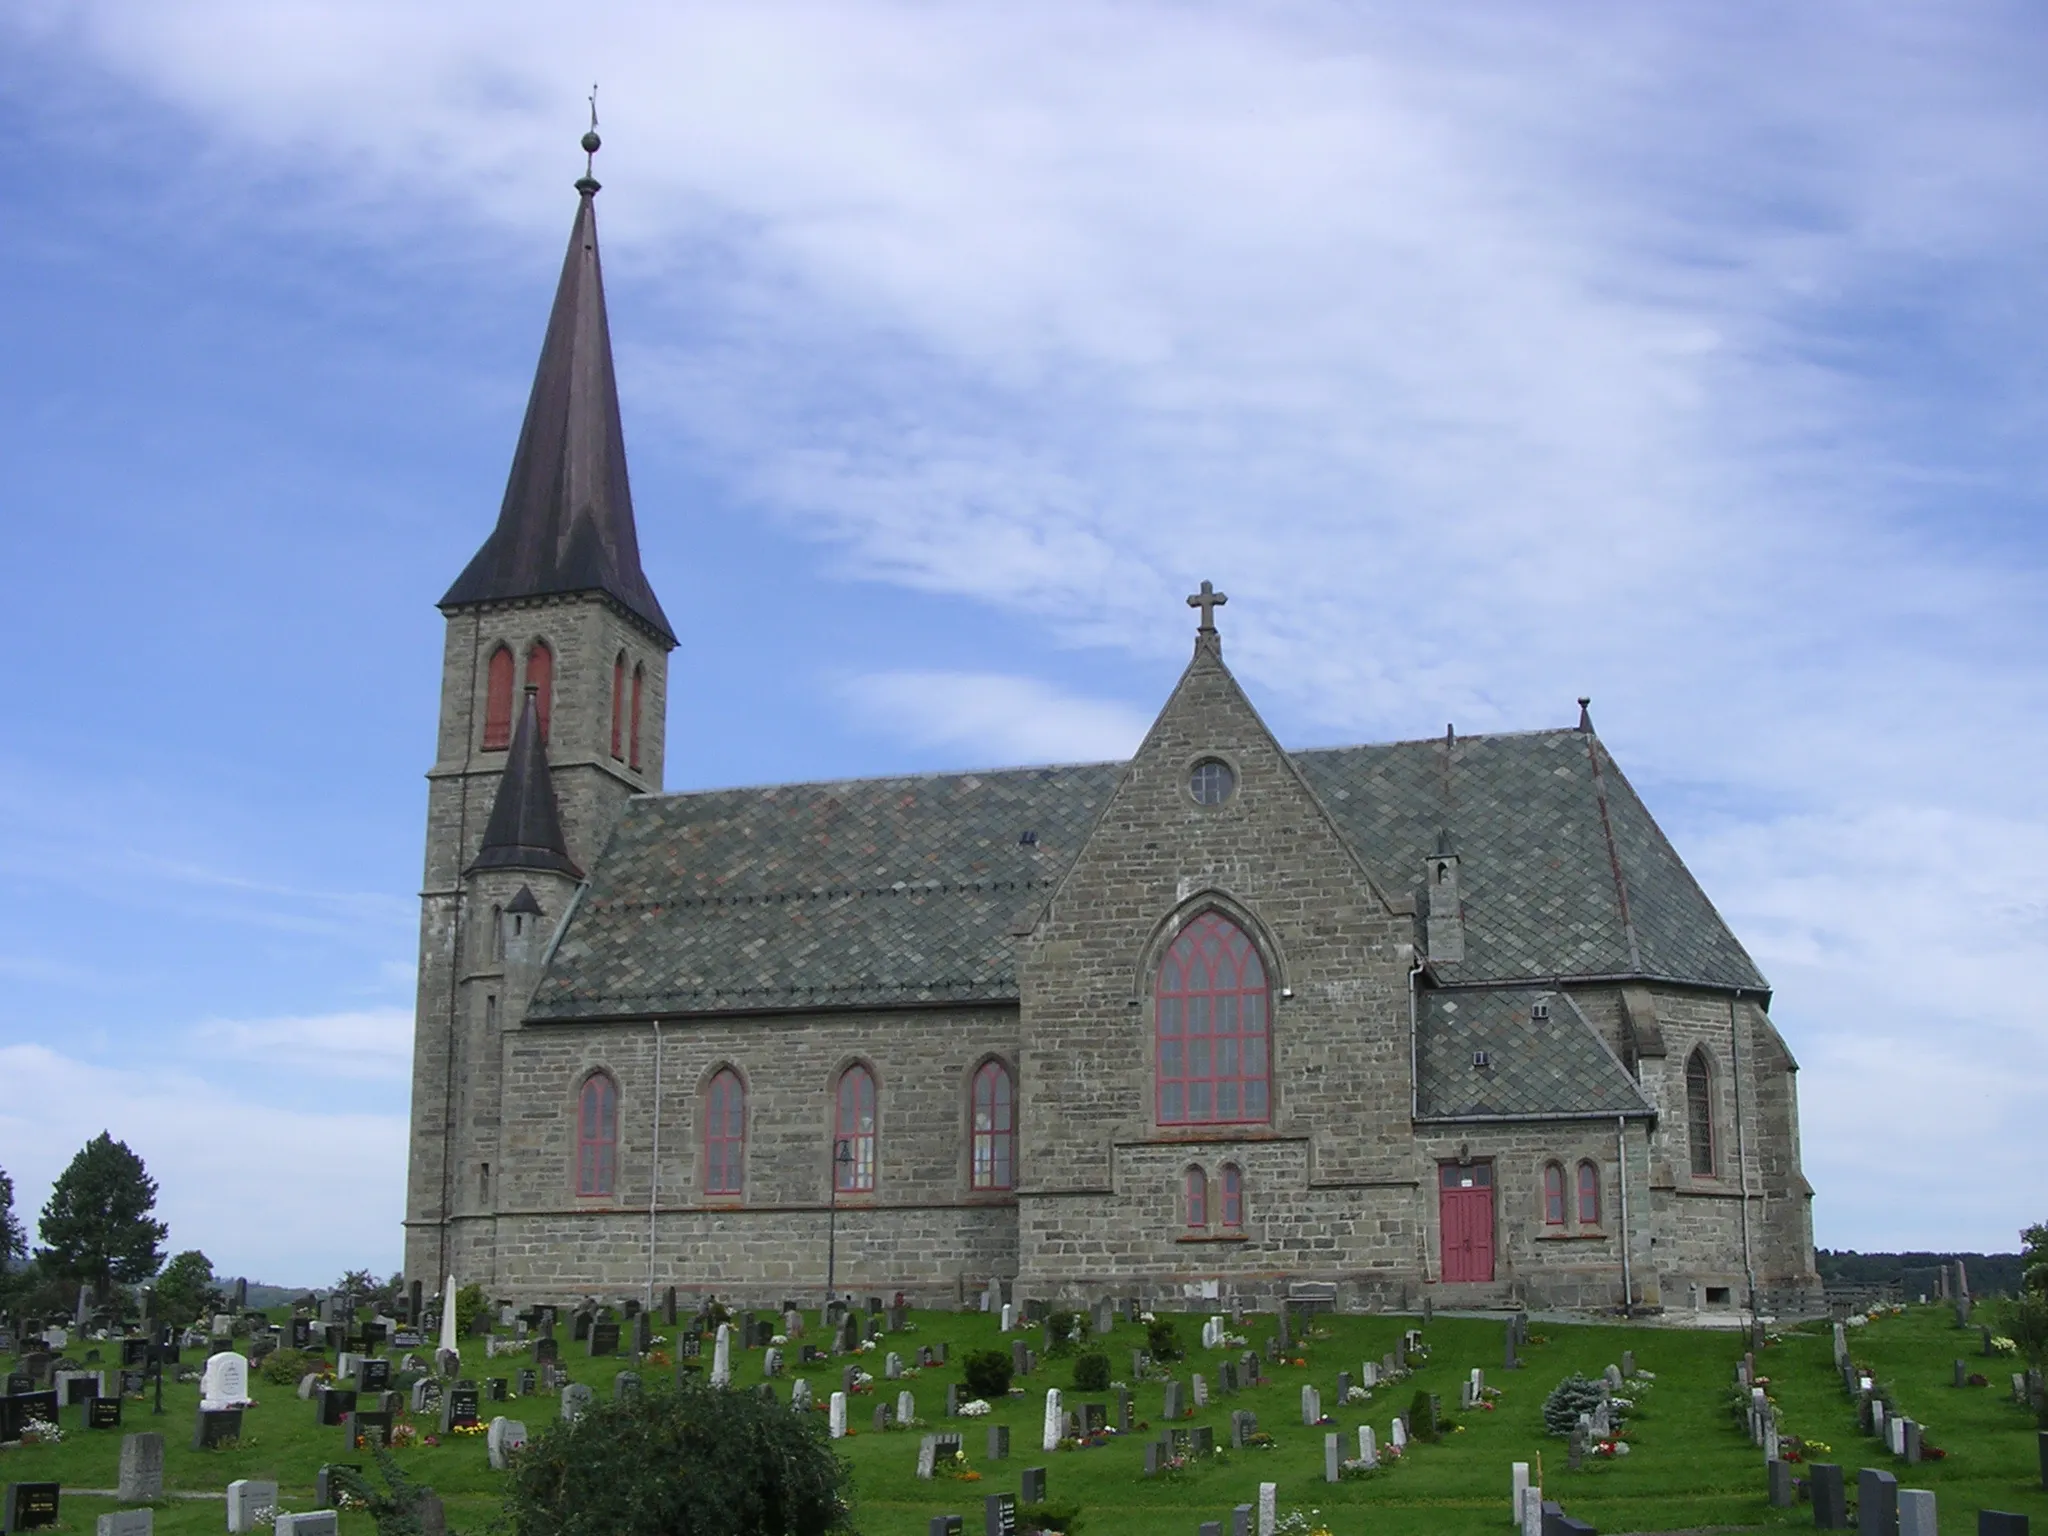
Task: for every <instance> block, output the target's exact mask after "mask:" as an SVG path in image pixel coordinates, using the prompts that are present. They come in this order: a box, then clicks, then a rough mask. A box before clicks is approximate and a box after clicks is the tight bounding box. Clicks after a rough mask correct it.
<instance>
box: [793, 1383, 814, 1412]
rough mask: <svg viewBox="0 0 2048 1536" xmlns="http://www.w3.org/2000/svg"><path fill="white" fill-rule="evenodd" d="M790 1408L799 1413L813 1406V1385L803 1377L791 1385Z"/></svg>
mask: <svg viewBox="0 0 2048 1536" xmlns="http://www.w3.org/2000/svg"><path fill="white" fill-rule="evenodd" d="M789 1406H790V1407H792V1408H794V1409H797V1410H799V1411H803V1410H805V1409H808V1408H809V1407H810V1406H811V1384H810V1382H809V1381H807V1380H805V1379H804V1378H803V1377H801V1376H799V1377H798V1378H797V1379H796V1380H795V1381H794V1382H793V1383H791V1385H790V1388H789Z"/></svg>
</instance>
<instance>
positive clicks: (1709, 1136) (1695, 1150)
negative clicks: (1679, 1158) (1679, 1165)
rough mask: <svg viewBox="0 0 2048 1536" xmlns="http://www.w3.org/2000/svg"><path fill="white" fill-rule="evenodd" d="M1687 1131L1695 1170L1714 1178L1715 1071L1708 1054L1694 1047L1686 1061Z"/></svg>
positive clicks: (1701, 1175) (1699, 1174) (1703, 1175)
mask: <svg viewBox="0 0 2048 1536" xmlns="http://www.w3.org/2000/svg"><path fill="white" fill-rule="evenodd" d="M1685 1129H1686V1134H1687V1136H1688V1137H1689V1139H1690V1141H1691V1144H1692V1145H1691V1151H1692V1171H1693V1172H1694V1173H1695V1174H1697V1175H1698V1176H1699V1177H1701V1178H1709V1179H1710V1178H1712V1177H1713V1176H1714V1161H1715V1150H1716V1149H1715V1146H1714V1072H1713V1069H1712V1068H1711V1067H1709V1066H1708V1065H1707V1053H1706V1051H1705V1050H1704V1049H1702V1048H1700V1047H1698V1046H1695V1047H1694V1048H1693V1053H1692V1055H1690V1056H1688V1057H1687V1058H1686V1059H1685Z"/></svg>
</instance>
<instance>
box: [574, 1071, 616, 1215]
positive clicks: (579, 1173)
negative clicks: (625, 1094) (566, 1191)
mask: <svg viewBox="0 0 2048 1536" xmlns="http://www.w3.org/2000/svg"><path fill="white" fill-rule="evenodd" d="M618 1176H619V1085H618V1084H617V1083H615V1082H613V1081H612V1078H611V1075H610V1074H609V1073H605V1072H593V1073H591V1074H590V1076H589V1077H587V1078H585V1079H584V1080H583V1091H582V1093H581V1094H580V1095H579V1096H578V1097H577V1101H576V1193H577V1194H579V1195H609V1194H611V1193H612V1192H613V1191H614V1189H615V1188H616V1187H617V1184H618Z"/></svg>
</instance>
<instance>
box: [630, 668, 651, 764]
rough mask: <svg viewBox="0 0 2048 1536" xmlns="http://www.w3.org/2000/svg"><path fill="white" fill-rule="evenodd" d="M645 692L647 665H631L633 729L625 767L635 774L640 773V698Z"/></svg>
mask: <svg viewBox="0 0 2048 1536" xmlns="http://www.w3.org/2000/svg"><path fill="white" fill-rule="evenodd" d="M646 691H647V664H646V663H645V662H635V663H634V664H633V728H632V740H631V751H630V755H629V756H628V757H627V760H626V766H627V767H629V768H631V769H632V770H633V771H634V772H635V773H638V772H639V771H640V696H641V695H642V694H643V693H645V692H646Z"/></svg>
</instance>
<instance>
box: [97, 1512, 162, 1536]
mask: <svg viewBox="0 0 2048 1536" xmlns="http://www.w3.org/2000/svg"><path fill="white" fill-rule="evenodd" d="M155 1530H156V1511H155V1510H153V1509H117V1510H115V1511H114V1512H113V1513H112V1514H111V1515H101V1516H100V1517H99V1519H98V1520H96V1521H94V1522H93V1536H154V1532H155Z"/></svg>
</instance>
